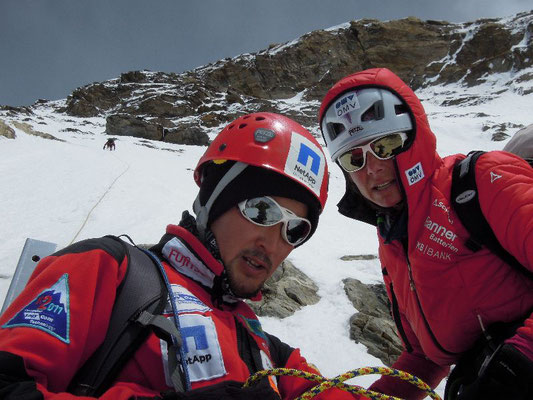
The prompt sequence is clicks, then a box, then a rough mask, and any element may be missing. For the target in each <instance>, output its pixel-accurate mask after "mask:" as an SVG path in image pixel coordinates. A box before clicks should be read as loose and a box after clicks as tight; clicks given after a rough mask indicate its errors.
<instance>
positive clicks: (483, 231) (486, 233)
mask: <svg viewBox="0 0 533 400" xmlns="http://www.w3.org/2000/svg"><path fill="white" fill-rule="evenodd" d="M484 153H485V152H483V151H473V152H470V153H469V154H468V156H467V157H466V158H465V159H464V160H461V161H459V162H457V163H456V164H455V166H454V168H453V174H452V191H451V203H452V207H453V208H454V210H455V212H456V213H457V215H458V216H459V219H460V221H461V223H462V224H463V225H464V226H465V228H466V229H467V230H468V232H469V233H470V238H469V239H468V240H467V242H466V243H465V245H466V246H467V247H468V248H469V249H470V250H472V251H474V252H476V251H478V250H480V249H481V247H482V246H486V247H487V248H488V249H489V250H490V251H492V252H493V253H494V254H496V255H497V256H498V257H500V258H501V259H502V260H503V261H504V262H505V263H507V264H509V265H510V266H511V267H513V268H514V269H516V270H517V271H519V272H521V273H522V274H524V275H526V276H527V277H528V278H529V279H533V272H531V271H529V270H528V269H527V268H526V267H524V266H523V265H522V264H520V263H519V262H518V260H517V259H516V258H514V257H513V255H512V254H510V253H509V252H508V251H507V250H505V249H504V248H503V247H502V245H501V244H500V242H499V241H498V239H497V238H496V235H495V234H494V232H493V231H492V228H491V227H490V225H489V223H488V222H487V220H486V218H485V216H484V215H483V212H482V211H481V205H480V204H479V196H478V191H477V184H476V171H475V165H476V161H477V160H478V158H479V157H480V156H481V155H482V154H484Z"/></svg>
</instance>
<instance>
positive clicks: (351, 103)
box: [335, 92, 361, 117]
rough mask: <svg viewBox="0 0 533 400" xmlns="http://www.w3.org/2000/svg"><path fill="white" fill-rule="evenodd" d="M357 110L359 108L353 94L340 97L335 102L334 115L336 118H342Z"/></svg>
mask: <svg viewBox="0 0 533 400" xmlns="http://www.w3.org/2000/svg"><path fill="white" fill-rule="evenodd" d="M359 108H361V106H360V105H359V99H358V98H357V95H356V94H355V93H353V92H352V93H350V94H347V95H345V96H342V97H341V98H340V99H339V100H338V101H337V102H335V114H336V115H337V117H342V116H343V115H345V114H347V113H349V112H351V111H353V110H357V109H359Z"/></svg>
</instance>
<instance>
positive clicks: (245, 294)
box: [229, 277, 263, 299]
mask: <svg viewBox="0 0 533 400" xmlns="http://www.w3.org/2000/svg"><path fill="white" fill-rule="evenodd" d="M229 287H230V289H231V291H232V292H233V294H234V295H235V296H237V297H239V298H241V299H251V298H253V297H255V296H257V294H258V293H259V292H260V291H261V288H262V287H263V285H260V286H259V287H255V288H250V287H245V286H243V285H237V284H235V282H233V281H232V279H231V277H230V280H229Z"/></svg>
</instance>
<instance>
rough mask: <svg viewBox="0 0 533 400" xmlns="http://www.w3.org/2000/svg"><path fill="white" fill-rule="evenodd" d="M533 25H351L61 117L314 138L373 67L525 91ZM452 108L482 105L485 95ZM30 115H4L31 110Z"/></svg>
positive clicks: (126, 88) (197, 137)
mask: <svg viewBox="0 0 533 400" xmlns="http://www.w3.org/2000/svg"><path fill="white" fill-rule="evenodd" d="M532 21H533V11H532V12H528V13H521V14H518V15H516V16H514V17H512V18H507V19H485V20H478V21H475V22H471V23H465V24H451V23H448V22H443V21H422V20H419V19H416V18H407V19H402V20H395V21H388V22H382V21H378V20H366V19H365V20H358V21H352V22H349V23H346V24H344V25H341V26H339V27H336V28H334V29H333V28H332V29H329V30H319V31H314V32H311V33H308V34H306V35H304V36H302V37H301V38H299V39H297V40H294V41H293V42H290V43H285V44H280V45H271V46H270V47H269V48H268V49H266V50H264V51H260V52H258V53H255V54H245V55H241V56H238V57H235V58H232V59H224V60H220V61H218V62H216V63H214V64H209V65H207V66H203V67H200V68H197V69H195V70H192V71H189V72H185V73H183V74H174V73H164V72H150V71H132V72H127V73H123V74H122V75H121V76H120V77H119V78H117V79H113V80H109V81H105V82H100V83H94V84H91V85H87V86H84V87H81V88H78V89H76V90H75V91H74V92H73V93H72V94H71V95H70V96H69V97H68V99H67V100H66V102H64V103H63V104H61V105H60V106H58V107H56V112H57V113H62V114H67V115H69V116H73V117H80V118H90V117H97V116H99V117H102V116H103V117H106V118H107V128H106V132H107V133H108V134H110V135H129V136H132V135H133V136H139V137H143V138H146V139H153V140H163V141H167V142H173V143H184V144H198V145H205V144H206V143H207V142H208V138H207V134H211V133H213V132H216V131H217V130H218V129H219V128H221V127H222V126H223V125H224V124H225V123H227V122H228V121H231V120H233V119H235V118H236V117H237V116H238V115H241V114H243V113H248V112H254V111H273V112H281V113H284V114H286V115H288V116H289V117H292V118H294V119H296V120H297V121H298V122H300V123H301V124H303V125H304V126H306V127H307V128H308V129H310V130H311V131H312V132H315V133H317V132H318V131H317V127H316V114H317V109H318V107H319V101H320V100H321V98H322V97H323V95H324V94H325V92H326V91H327V90H328V89H329V87H331V86H332V85H333V84H334V83H335V82H336V81H337V80H338V79H340V78H342V77H343V76H346V75H348V74H350V73H353V72H355V71H357V70H361V69H366V68H372V67H387V68H389V69H391V70H393V71H394V72H396V73H397V74H398V75H399V76H400V77H401V78H402V79H403V80H404V81H406V82H408V83H409V84H410V85H411V87H412V88H413V89H415V90H416V89H418V88H422V87H427V86H431V85H441V84H451V83H461V84H463V85H466V86H470V87H471V86H476V85H480V84H482V83H485V82H486V81H487V80H488V79H489V78H490V77H492V76H494V75H495V74H498V73H508V74H507V75H506V76H505V77H502V79H505V80H506V82H504V83H505V84H506V85H507V87H508V88H509V90H514V91H518V92H522V93H523V94H529V93H531V92H533V89H532V88H531V85H530V83H529V81H531V80H532V78H533V73H531V72H530V71H528V70H530V69H531V67H532V64H533V46H532V40H533V39H532V33H533V23H532ZM495 95H497V94H495ZM447 101H449V102H450V104H457V103H461V102H476V101H483V99H482V96H481V95H479V96H466V97H459V98H450V99H449V100H447ZM41 103H42V101H41ZM38 105H39V104H36V105H35V106H38ZM31 108H32V107H29V108H28V107H26V108H19V109H16V108H12V107H4V108H3V110H4V111H9V112H15V113H18V112H24V113H28V112H29V113H31ZM500 128H501V127H500ZM504 128H505V127H504ZM500 130H501V129H500ZM503 134H504V135H505V129H504V132H503Z"/></svg>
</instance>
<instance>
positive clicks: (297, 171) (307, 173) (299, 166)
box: [285, 132, 326, 197]
mask: <svg viewBox="0 0 533 400" xmlns="http://www.w3.org/2000/svg"><path fill="white" fill-rule="evenodd" d="M325 165H326V160H325V158H324V154H323V153H322V152H321V151H320V149H319V148H318V147H317V146H316V145H315V144H314V143H313V142H311V141H310V140H309V139H307V138H305V137H304V136H302V135H300V134H298V133H296V132H293V133H292V137H291V145H290V148H289V154H288V155H287V161H286V163H285V172H286V173H287V174H288V175H290V176H293V177H294V178H296V179H298V180H299V181H301V182H302V183H303V184H304V185H305V186H307V187H308V188H309V189H310V190H312V191H313V192H314V193H315V194H316V195H317V196H318V197H320V188H321V186H322V180H323V179H324V168H325Z"/></svg>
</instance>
